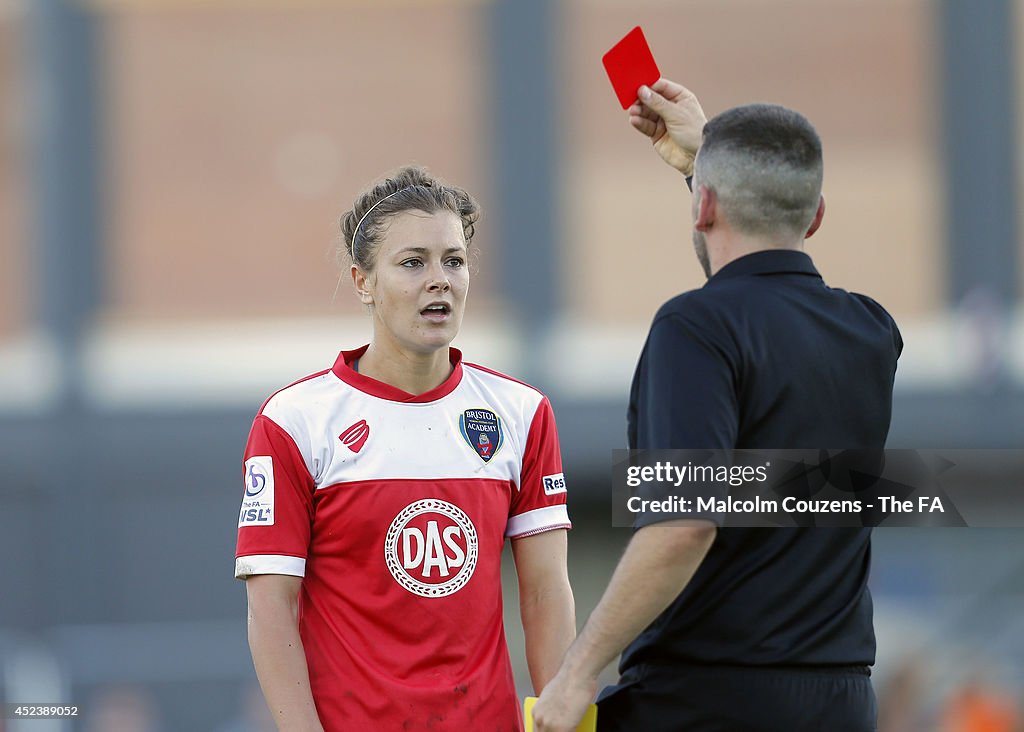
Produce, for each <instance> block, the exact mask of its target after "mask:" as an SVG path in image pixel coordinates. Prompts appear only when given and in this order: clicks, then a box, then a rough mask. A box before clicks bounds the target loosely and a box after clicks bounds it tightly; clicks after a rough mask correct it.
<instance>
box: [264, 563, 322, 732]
mask: <svg viewBox="0 0 1024 732" xmlns="http://www.w3.org/2000/svg"><path fill="white" fill-rule="evenodd" d="M301 586H302V578H301V577H291V576H288V575H282V574H258V575H253V576H251V577H249V578H248V579H247V580H246V581H245V589H246V593H247V595H248V598H249V618H248V625H249V648H250V650H251V651H252V660H253V664H254V665H255V666H256V676H257V677H258V678H259V681H260V687H261V688H262V689H263V696H264V697H266V700H267V705H268V706H269V707H270V711H271V713H272V714H273V717H274V722H275V723H276V724H277V728H278V730H280V732H300V731H301V732H323V726H322V725H321V724H320V719H319V717H318V716H317V713H316V706H315V705H314V704H313V694H312V692H311V691H310V688H309V670H308V668H307V667H306V654H305V651H304V650H303V647H302V639H301V638H300V637H299V622H298V617H299V613H298V597H299V589H300V588H301Z"/></svg>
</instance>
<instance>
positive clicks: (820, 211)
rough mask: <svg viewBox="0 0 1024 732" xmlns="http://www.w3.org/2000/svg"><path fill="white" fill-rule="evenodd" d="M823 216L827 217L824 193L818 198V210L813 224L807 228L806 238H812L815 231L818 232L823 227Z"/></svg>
mask: <svg viewBox="0 0 1024 732" xmlns="http://www.w3.org/2000/svg"><path fill="white" fill-rule="evenodd" d="M823 218H825V196H824V195H822V196H820V197H819V198H818V212H817V213H816V214H814V221H812V222H811V225H810V226H809V227H808V229H807V233H806V234H804V239H810V238H811V237H812V236H814V232H816V231H817V230H818V229H819V228H820V227H821V220H822V219H823Z"/></svg>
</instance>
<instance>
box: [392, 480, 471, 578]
mask: <svg viewBox="0 0 1024 732" xmlns="http://www.w3.org/2000/svg"><path fill="white" fill-rule="evenodd" d="M478 548H479V542H478V541H477V535H476V527H475V526H473V522H472V521H470V519H469V516H467V515H466V512H465V511H463V510H462V509H461V508H459V507H458V506H456V505H454V504H451V503H448V502H447V501H442V500H440V499H438V498H427V499H424V500H420V501H415V502H413V503H410V504H409V505H408V506H406V507H405V508H404V509H402V511H401V512H399V514H398V515H397V516H395V519H394V521H392V522H391V526H389V527H388V533H387V536H386V537H385V539H384V559H385V561H386V562H387V565H388V570H389V571H390V572H391V576H392V577H394V578H395V581H396V582H398V584H400V585H401V586H402V587H404V588H405V589H406V590H408V591H409V592H411V593H413V594H414V595H419V596H421V597H446V596H448V595H451V594H453V593H455V592H458V591H459V590H461V589H462V588H463V587H465V586H466V583H467V582H469V579H470V577H472V576H473V570H474V569H476V560H477V554H478Z"/></svg>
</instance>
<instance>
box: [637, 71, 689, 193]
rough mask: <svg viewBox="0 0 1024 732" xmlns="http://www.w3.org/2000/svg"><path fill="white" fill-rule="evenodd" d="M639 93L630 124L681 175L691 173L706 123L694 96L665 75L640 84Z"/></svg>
mask: <svg viewBox="0 0 1024 732" xmlns="http://www.w3.org/2000/svg"><path fill="white" fill-rule="evenodd" d="M639 96H640V99H639V100H638V101H636V102H634V103H633V106H631V107H630V108H629V123H630V124H631V125H633V127H634V128H636V129H637V130H639V131H640V132H641V133H643V134H644V135H646V136H647V137H649V138H651V143H652V144H653V145H654V149H655V150H656V151H657V152H658V154H659V155H660V156H661V158H662V160H664V161H665V162H666V163H668V164H669V165H671V166H672V167H673V168H675V169H676V170H678V171H679V172H681V173H682V174H683V175H693V161H694V158H695V157H696V156H697V148H699V147H700V142H701V135H702V133H703V131H704V123H705V122H707V117H705V116H704V110H703V109H701V106H700V102H699V101H697V97H696V96H695V95H694V93H693V92H691V91H690V90H689V89H687V88H686V87H685V86H683V85H682V84H677V83H676V82H674V81H669V80H668V79H664V78H663V79H658V80H657V81H656V82H654V84H652V85H651V86H650V87H646V86H642V87H640V93H639Z"/></svg>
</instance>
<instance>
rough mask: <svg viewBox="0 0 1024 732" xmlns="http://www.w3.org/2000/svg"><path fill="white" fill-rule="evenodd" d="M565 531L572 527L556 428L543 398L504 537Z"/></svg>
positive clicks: (529, 434)
mask: <svg viewBox="0 0 1024 732" xmlns="http://www.w3.org/2000/svg"><path fill="white" fill-rule="evenodd" d="M568 528H571V523H570V522H569V513H568V511H567V510H566V483H565V476H564V475H563V473H562V452H561V450H560V448H559V446H558V429H557V428H556V426H555V415H554V412H552V410H551V403H550V402H549V401H548V399H547V397H544V398H543V399H542V400H541V401H540V404H539V405H538V406H537V411H536V412H535V413H534V416H533V420H532V422H531V423H530V430H529V432H528V435H527V438H526V448H525V450H524V451H523V469H522V473H521V480H520V485H519V489H518V490H517V491H516V492H515V494H514V495H513V497H512V502H511V505H510V506H509V517H508V525H507V527H506V530H505V535H506V536H508V537H510V538H521V537H524V536H530V535H531V534H539V533H541V532H544V531H550V530H552V529H568Z"/></svg>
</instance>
